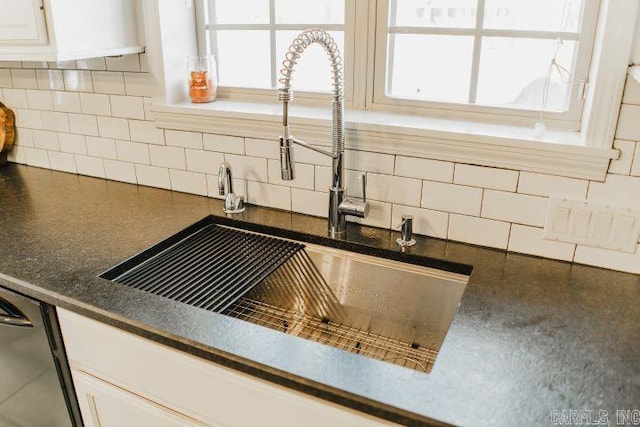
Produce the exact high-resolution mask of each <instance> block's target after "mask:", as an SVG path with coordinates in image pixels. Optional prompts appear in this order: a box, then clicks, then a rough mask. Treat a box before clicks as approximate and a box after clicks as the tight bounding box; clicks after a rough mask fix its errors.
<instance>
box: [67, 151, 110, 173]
mask: <svg viewBox="0 0 640 427" xmlns="http://www.w3.org/2000/svg"><path fill="white" fill-rule="evenodd" d="M74 157H75V158H76V168H77V170H78V173H79V174H80V175H88V176H94V177H96V178H105V177H106V175H105V173H104V164H103V163H102V159H98V158H96V157H89V156H82V155H80V154H76V155H74Z"/></svg>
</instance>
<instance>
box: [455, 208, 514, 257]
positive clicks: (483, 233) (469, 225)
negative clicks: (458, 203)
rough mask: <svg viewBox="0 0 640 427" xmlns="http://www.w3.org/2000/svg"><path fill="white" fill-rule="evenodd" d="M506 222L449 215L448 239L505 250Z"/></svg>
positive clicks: (507, 227) (507, 228) (508, 228)
mask: <svg viewBox="0 0 640 427" xmlns="http://www.w3.org/2000/svg"><path fill="white" fill-rule="evenodd" d="M510 227H511V224H509V223H508V222H500V221H493V220H489V219H484V218H477V217H473V216H466V215H456V214H451V217H450V218H449V239H451V240H457V241H460V242H466V243H473V244H475V245H481V246H489V247H492V248H498V249H506V248H507V245H508V242H509V230H510Z"/></svg>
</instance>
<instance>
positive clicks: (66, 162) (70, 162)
mask: <svg viewBox="0 0 640 427" xmlns="http://www.w3.org/2000/svg"><path fill="white" fill-rule="evenodd" d="M49 164H50V165H51V169H53V170H57V171H62V172H68V173H77V170H76V160H75V158H74V157H73V154H69V153H60V152H57V151H49Z"/></svg>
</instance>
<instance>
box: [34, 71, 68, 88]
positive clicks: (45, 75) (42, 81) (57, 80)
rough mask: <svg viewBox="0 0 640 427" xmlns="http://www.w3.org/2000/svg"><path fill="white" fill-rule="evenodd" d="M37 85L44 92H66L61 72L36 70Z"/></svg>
mask: <svg viewBox="0 0 640 427" xmlns="http://www.w3.org/2000/svg"><path fill="white" fill-rule="evenodd" d="M36 83H37V86H38V89H42V90H64V78H63V76H62V71H61V70H36Z"/></svg>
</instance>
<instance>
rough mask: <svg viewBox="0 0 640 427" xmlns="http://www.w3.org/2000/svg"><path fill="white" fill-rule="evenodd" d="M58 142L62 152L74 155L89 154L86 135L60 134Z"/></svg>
mask: <svg viewBox="0 0 640 427" xmlns="http://www.w3.org/2000/svg"><path fill="white" fill-rule="evenodd" d="M58 142H59V144H60V151H63V152H65V153H72V154H82V155H86V154H87V143H86V141H85V137H84V135H75V134H73V133H58Z"/></svg>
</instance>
